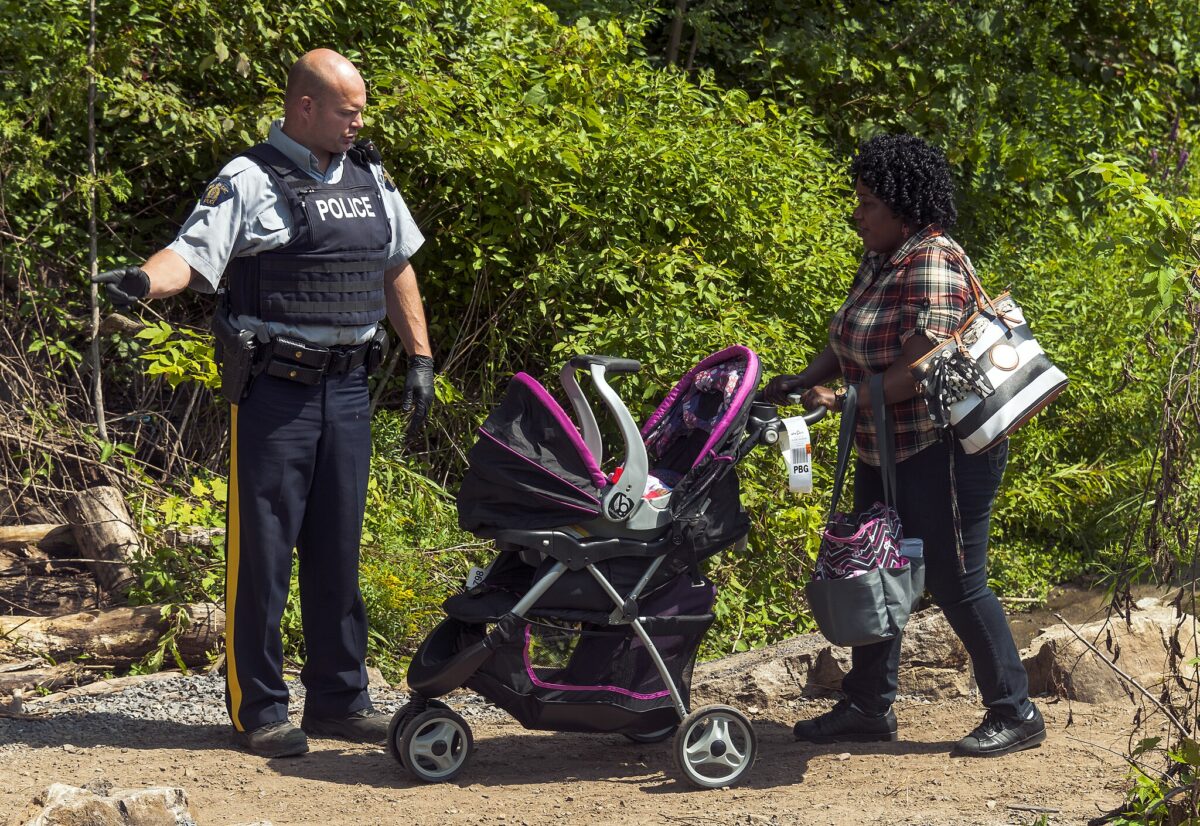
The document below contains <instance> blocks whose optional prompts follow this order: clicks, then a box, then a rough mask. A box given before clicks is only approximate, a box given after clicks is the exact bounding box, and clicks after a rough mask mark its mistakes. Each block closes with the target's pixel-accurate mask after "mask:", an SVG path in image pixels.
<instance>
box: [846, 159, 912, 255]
mask: <svg viewBox="0 0 1200 826" xmlns="http://www.w3.org/2000/svg"><path fill="white" fill-rule="evenodd" d="M854 194H855V195H856V196H857V197H858V206H857V207H855V208H854V224H855V226H857V227H858V235H859V237H860V238H862V240H863V246H865V247H866V248H867V250H868V251H870V252H880V253H883V254H884V255H889V254H891V253H893V252H895V251H896V250H897V249H899V248H900V245H901V244H903V243H904V242H905V240H907V239H908V235H909V233H908V230H907V228H906V227H905V226H904V220H903V219H902V218H901V217H900V216H899V215H897V214H896V213H894V212H892V208H891V207H889V206H888V205H887V204H885V203H884V202H883V201H881V200H879V198H877V197H876V196H875V193H874V192H872V191H871V190H870V189H869V188H868V187H867V185H866V184H864V183H863V182H862V179H861V178H860V179H859V180H857V181H856V182H855V183H854Z"/></svg>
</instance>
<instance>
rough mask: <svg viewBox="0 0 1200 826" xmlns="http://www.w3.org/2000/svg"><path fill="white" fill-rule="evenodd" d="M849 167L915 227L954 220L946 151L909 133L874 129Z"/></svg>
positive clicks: (951, 223) (955, 212)
mask: <svg viewBox="0 0 1200 826" xmlns="http://www.w3.org/2000/svg"><path fill="white" fill-rule="evenodd" d="M850 172H851V173H852V174H853V175H854V177H855V179H856V180H857V179H860V178H861V179H862V182H863V183H864V184H866V186H867V187H868V188H869V189H870V190H871V191H872V192H874V193H875V196H876V197H877V198H879V200H881V201H883V202H884V203H885V204H887V205H888V206H889V207H890V208H891V210H892V211H893V212H895V213H896V214H897V215H899V216H900V217H901V218H902V219H904V222H905V223H907V224H909V225H910V226H911V227H913V228H914V230H917V229H922V228H924V227H925V226H927V225H929V224H937V225H939V226H940V227H941V228H942V229H949V228H950V227H952V226H954V222H955V220H956V219H957V218H958V210H957V209H955V207H954V184H953V182H952V181H951V179H950V167H949V166H947V164H946V156H945V155H944V154H942V150H940V149H938V148H937V147H936V146H930V145H929V144H928V143H926V142H925V141H923V140H921V139H920V138H916V137H913V136H912V135H878V136H877V137H874V138H871V139H870V140H868V141H865V142H863V144H862V145H861V146H859V148H858V156H857V157H855V159H854V161H853V162H852V163H851V164H850Z"/></svg>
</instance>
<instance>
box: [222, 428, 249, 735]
mask: <svg viewBox="0 0 1200 826" xmlns="http://www.w3.org/2000/svg"><path fill="white" fill-rule="evenodd" d="M229 410H230V415H229V421H230V425H229V486H228V491H227V493H228V496H227V499H226V503H225V515H226V521H227V524H226V530H225V680H226V684H227V685H228V688H229V716H230V718H232V720H233V727H234V728H235V729H237V730H238V731H245V728H244V727H243V726H242V721H241V719H240V716H241V710H242V687H241V685H240V684H239V683H238V672H237V658H236V657H235V656H234V650H233V617H234V614H235V613H236V612H237V588H238V563H239V562H240V561H241V550H242V548H241V538H242V523H241V519H242V515H241V508H240V507H239V504H240V503H239V501H238V500H239V498H240V497H239V492H238V460H237V456H238V426H237V421H238V409H237V405H231V406H230V409H229Z"/></svg>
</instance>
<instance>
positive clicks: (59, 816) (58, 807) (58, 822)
mask: <svg viewBox="0 0 1200 826" xmlns="http://www.w3.org/2000/svg"><path fill="white" fill-rule="evenodd" d="M9 823H10V825H11V826H196V820H195V818H194V817H193V816H192V813H191V811H190V809H189V808H188V802H187V795H186V794H185V793H184V791H183V789H178V788H154V789H118V790H116V791H112V792H109V793H107V794H97V793H96V792H93V791H89V790H87V789H80V788H76V787H75V786H67V785H65V784H62V783H54V784H53V785H51V786H50V787H49V788H48V789H46V791H45V792H43V793H42V794H41V795H40V796H39V797H38V798H37V799H36V800H35V801H34V802H33V803H32V804H31V805H30V806H29V807H27V808H26V810H25V811H24V812H22V813H21V814H19V815H17V816H16V817H14V818H13V819H12V820H10V821H9Z"/></svg>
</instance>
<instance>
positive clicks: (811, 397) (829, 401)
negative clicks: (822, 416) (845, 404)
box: [800, 384, 842, 413]
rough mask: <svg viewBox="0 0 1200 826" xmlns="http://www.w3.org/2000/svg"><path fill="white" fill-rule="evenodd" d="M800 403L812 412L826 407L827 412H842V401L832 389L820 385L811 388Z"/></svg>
mask: <svg viewBox="0 0 1200 826" xmlns="http://www.w3.org/2000/svg"><path fill="white" fill-rule="evenodd" d="M800 403H801V404H802V405H804V409H805V410H812V409H814V408H817V407H824V408H825V409H827V410H832V411H834V412H835V413H840V412H841V410H842V399H841V397H840V396H838V395H837V393H835V392H834V391H833V390H832V389H830V388H828V387H826V386H824V385H822V384H818V385H817V386H816V387H810V388H808V389H807V390H805V391H804V393H803V394H801V396H800Z"/></svg>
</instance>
